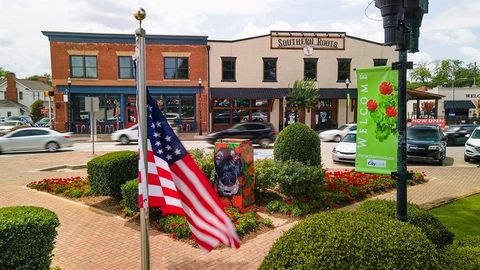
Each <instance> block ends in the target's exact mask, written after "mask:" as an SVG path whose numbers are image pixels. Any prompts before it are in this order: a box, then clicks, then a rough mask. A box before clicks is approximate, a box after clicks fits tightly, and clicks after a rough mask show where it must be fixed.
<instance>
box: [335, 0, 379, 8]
mask: <svg viewBox="0 0 480 270" xmlns="http://www.w3.org/2000/svg"><path fill="white" fill-rule="evenodd" d="M370 2H371V0H341V7H345V8H353V7H359V6H362V7H366V6H367V5H368V3H370ZM372 6H373V7H375V5H374V4H373V3H372Z"/></svg>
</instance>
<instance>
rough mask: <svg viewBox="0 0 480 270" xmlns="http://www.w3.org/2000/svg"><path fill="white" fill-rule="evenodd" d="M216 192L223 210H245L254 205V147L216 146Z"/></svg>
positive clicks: (238, 143)
mask: <svg viewBox="0 0 480 270" xmlns="http://www.w3.org/2000/svg"><path fill="white" fill-rule="evenodd" d="M214 159H215V189H216V191H217V193H218V195H219V196H220V200H221V201H222V203H223V205H224V206H225V207H232V206H233V207H237V208H244V207H247V206H249V205H251V204H253V203H254V202H255V192H254V187H255V175H254V170H253V146H252V143H251V142H250V140H244V139H222V140H219V141H217V142H216V143H215V149H214Z"/></svg>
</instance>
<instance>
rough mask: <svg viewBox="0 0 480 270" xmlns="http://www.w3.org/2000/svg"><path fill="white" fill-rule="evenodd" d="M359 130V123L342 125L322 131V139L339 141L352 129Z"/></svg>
mask: <svg viewBox="0 0 480 270" xmlns="http://www.w3.org/2000/svg"><path fill="white" fill-rule="evenodd" d="M355 130H357V124H346V125H341V126H340V127H338V128H337V129H330V130H326V131H322V132H320V134H319V136H320V140H322V141H336V142H339V141H340V140H341V139H342V138H343V137H344V136H345V135H347V134H348V133H349V132H351V131H355Z"/></svg>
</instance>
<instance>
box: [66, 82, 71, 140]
mask: <svg viewBox="0 0 480 270" xmlns="http://www.w3.org/2000/svg"><path fill="white" fill-rule="evenodd" d="M70 86H72V79H70V77H68V79H67V101H68V102H67V106H68V107H67V131H69V132H70V131H71V130H72V128H71V125H72V122H71V116H72V112H71V107H72V106H71V104H72V102H71V101H70Z"/></svg>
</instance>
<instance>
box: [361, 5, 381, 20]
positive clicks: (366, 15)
mask: <svg viewBox="0 0 480 270" xmlns="http://www.w3.org/2000/svg"><path fill="white" fill-rule="evenodd" d="M373 2H375V0H372V1H370V3H369V4H368V5H367V7H366V8H365V10H364V11H363V13H365V17H367V18H368V19H369V20H372V21H376V22H381V21H383V19H382V20H378V19H375V18H372V17H370V16H368V14H367V10H368V8H369V7H370V6H371V5H372V3H373Z"/></svg>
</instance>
